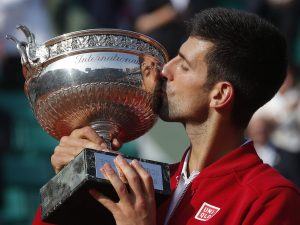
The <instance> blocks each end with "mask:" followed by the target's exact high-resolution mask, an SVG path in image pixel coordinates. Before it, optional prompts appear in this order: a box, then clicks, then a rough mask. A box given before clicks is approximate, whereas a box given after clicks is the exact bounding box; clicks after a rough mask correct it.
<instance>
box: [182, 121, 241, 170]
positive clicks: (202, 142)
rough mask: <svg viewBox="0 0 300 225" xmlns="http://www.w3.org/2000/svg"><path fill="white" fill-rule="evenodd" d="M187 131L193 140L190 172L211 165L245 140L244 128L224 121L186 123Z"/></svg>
mask: <svg viewBox="0 0 300 225" xmlns="http://www.w3.org/2000/svg"><path fill="white" fill-rule="evenodd" d="M186 131H187V134H188V137H189V139H190V142H191V154H190V158H189V164H188V165H189V166H188V173H189V174H190V172H192V171H194V170H197V171H201V170H202V169H203V168H205V167H207V166H209V165H210V164H212V163H213V162H215V161H217V160H218V159H220V158H221V157H223V156H224V155H226V154H228V153H230V152H231V151H232V150H233V149H236V148H237V147H239V146H240V145H241V144H242V143H243V140H244V130H243V129H237V128H235V127H233V126H228V124H224V123H208V122H206V123H202V124H196V125H195V124H186Z"/></svg>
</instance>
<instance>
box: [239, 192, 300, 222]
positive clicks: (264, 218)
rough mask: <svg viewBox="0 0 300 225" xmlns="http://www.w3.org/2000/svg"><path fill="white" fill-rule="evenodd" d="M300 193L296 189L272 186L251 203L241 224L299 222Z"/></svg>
mask: <svg viewBox="0 0 300 225" xmlns="http://www.w3.org/2000/svg"><path fill="white" fill-rule="evenodd" d="M299 209H300V193H299V191H297V190H296V189H293V188H287V187H281V188H274V189H272V190H270V191H268V192H266V193H263V194H261V196H259V198H258V199H257V200H256V201H255V202H254V203H253V204H252V206H251V208H250V210H249V212H248V214H247V216H246V218H245V220H244V223H243V225H270V224H272V225H295V224H300V213H299Z"/></svg>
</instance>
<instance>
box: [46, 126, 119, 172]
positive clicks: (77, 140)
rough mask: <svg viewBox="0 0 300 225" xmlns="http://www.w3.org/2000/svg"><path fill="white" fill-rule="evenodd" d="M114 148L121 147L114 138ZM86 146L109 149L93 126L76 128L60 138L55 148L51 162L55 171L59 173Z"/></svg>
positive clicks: (103, 149)
mask: <svg viewBox="0 0 300 225" xmlns="http://www.w3.org/2000/svg"><path fill="white" fill-rule="evenodd" d="M112 146H113V149H119V148H120V147H121V143H120V142H119V141H118V140H117V139H114V140H113V142H112ZM84 148H91V149H96V150H102V151H109V150H108V149H107V145H106V144H105V142H104V141H103V139H102V138H101V137H100V136H99V135H98V134H97V133H96V131H95V130H94V129H92V128H91V127H88V126H87V127H83V128H80V129H76V130H74V131H73V132H72V133H71V134H70V135H69V136H64V137H62V138H61V139H60V142H59V145H58V146H56V148H55V149H54V153H53V155H52V156H51V163H52V166H53V168H54V171H55V173H58V172H59V171H60V170H61V169H62V168H63V167H64V166H65V165H67V164H68V163H69V162H70V161H71V160H72V159H74V158H75V156H77V155H78V154H79V153H80V152H81V151H82V150H83V149H84Z"/></svg>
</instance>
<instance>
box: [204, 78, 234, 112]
mask: <svg viewBox="0 0 300 225" xmlns="http://www.w3.org/2000/svg"><path fill="white" fill-rule="evenodd" d="M210 96H211V100H210V104H209V106H210V107H212V108H216V109H221V108H224V107H228V106H229V105H231V104H232V102H233V98H234V89H233V86H232V84H231V83H229V82H226V81H221V82H218V83H216V84H215V85H214V87H213V88H212V90H211V95H210Z"/></svg>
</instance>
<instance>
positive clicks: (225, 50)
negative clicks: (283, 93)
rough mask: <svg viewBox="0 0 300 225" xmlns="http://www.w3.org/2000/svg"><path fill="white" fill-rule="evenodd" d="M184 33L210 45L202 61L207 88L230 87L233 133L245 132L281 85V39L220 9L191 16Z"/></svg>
mask: <svg viewBox="0 0 300 225" xmlns="http://www.w3.org/2000/svg"><path fill="white" fill-rule="evenodd" d="M189 33H190V36H196V37H199V38H200V39H203V40H207V41H211V42H212V43H213V44H214V46H213V47H212V49H211V50H210V51H209V53H208V54H207V56H206V62H207V64H208V81H207V84H208V85H213V84H215V83H216V82H218V81H228V82H230V83H231V84H232V85H233V87H234V90H235V100H234V105H233V111H232V118H233V119H234V121H235V124H236V125H237V126H238V127H240V128H245V127H246V126H247V125H248V123H249V120H250V119H251V117H252V115H253V113H254V112H255V111H256V110H257V109H258V108H259V107H261V106H262V105H264V104H265V103H266V102H267V101H269V100H270V99H271V98H272V97H273V96H274V95H275V94H276V92H277V91H278V89H279V88H280V86H281V85H282V83H283V81H284V79H285V76H286V70H287V53H286V48H287V47H286V41H285V37H284V36H283V35H282V34H281V33H280V31H279V30H278V29H277V28H276V27H275V26H274V25H272V24H270V23H269V22H267V21H266V20H264V19H262V18H260V17H258V16H257V15H254V14H251V13H247V12H244V11H239V10H235V9H225V8H211V9H206V10H203V11H201V12H200V13H198V14H196V15H195V16H194V18H193V19H192V20H191V21H190V22H189Z"/></svg>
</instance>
